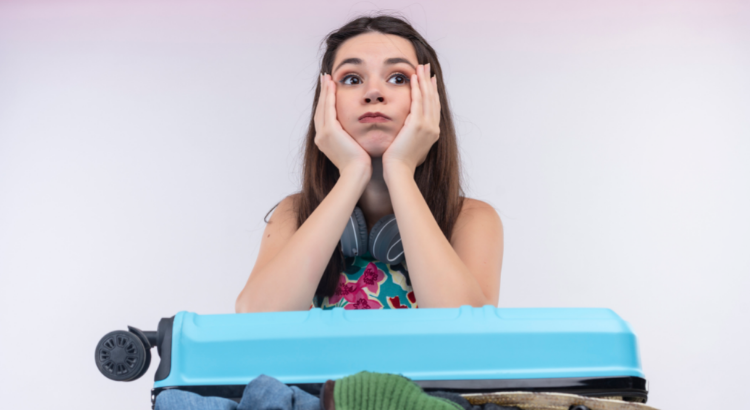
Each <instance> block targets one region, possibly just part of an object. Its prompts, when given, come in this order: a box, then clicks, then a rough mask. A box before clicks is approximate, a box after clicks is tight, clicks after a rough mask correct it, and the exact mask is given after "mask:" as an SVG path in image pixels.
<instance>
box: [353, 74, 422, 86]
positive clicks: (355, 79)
mask: <svg viewBox="0 0 750 410" xmlns="http://www.w3.org/2000/svg"><path fill="white" fill-rule="evenodd" d="M393 79H396V82H395V83H394V82H391V83H392V84H407V83H409V77H407V76H405V75H403V74H396V75H394V76H393V77H391V78H390V79H389V81H390V80H393ZM341 84H344V85H357V84H362V80H361V79H360V78H359V77H358V76H356V75H353V74H349V75H346V76H344V78H342V79H341Z"/></svg>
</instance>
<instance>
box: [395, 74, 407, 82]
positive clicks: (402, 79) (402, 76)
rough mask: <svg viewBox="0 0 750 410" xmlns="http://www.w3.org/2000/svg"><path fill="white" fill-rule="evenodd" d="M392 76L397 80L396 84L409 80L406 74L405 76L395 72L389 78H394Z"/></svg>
mask: <svg viewBox="0 0 750 410" xmlns="http://www.w3.org/2000/svg"><path fill="white" fill-rule="evenodd" d="M394 78H395V79H397V80H399V81H398V82H397V83H396V84H406V83H408V82H409V77H407V76H405V75H403V74H396V75H394V76H393V77H391V80H392V79H394Z"/></svg>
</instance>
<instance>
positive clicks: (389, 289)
mask: <svg viewBox="0 0 750 410" xmlns="http://www.w3.org/2000/svg"><path fill="white" fill-rule="evenodd" d="M344 265H345V268H344V271H343V272H341V275H340V276H339V284H338V287H337V288H336V293H334V295H333V296H331V297H328V296H326V297H325V298H323V300H319V299H320V298H319V297H318V296H317V295H315V296H313V301H312V304H310V309H312V308H314V307H316V308H321V309H324V310H327V309H333V308H335V307H343V308H344V309H406V308H416V307H417V300H416V298H415V297H414V290H413V289H412V287H411V280H410V278H409V271H408V270H407V266H406V262H405V261H404V262H402V263H399V264H393V265H390V264H387V263H385V262H381V261H378V260H375V258H374V257H373V256H372V255H371V254H370V252H369V251H368V252H367V253H365V254H364V255H362V256H355V257H353V258H344Z"/></svg>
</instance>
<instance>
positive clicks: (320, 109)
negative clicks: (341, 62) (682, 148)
mask: <svg viewBox="0 0 750 410" xmlns="http://www.w3.org/2000/svg"><path fill="white" fill-rule="evenodd" d="M327 95H328V94H327V93H326V80H325V75H324V74H321V75H320V95H319V96H318V106H317V107H316V109H315V117H316V118H315V119H316V120H317V122H318V124H320V127H321V128H322V127H324V126H325V112H326V104H325V102H326V96H327ZM318 131H320V130H318Z"/></svg>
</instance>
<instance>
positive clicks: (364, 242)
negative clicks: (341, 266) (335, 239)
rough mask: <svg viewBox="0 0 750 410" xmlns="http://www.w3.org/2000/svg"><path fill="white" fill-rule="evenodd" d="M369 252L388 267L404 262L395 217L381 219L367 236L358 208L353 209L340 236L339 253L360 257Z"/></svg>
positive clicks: (360, 211)
mask: <svg viewBox="0 0 750 410" xmlns="http://www.w3.org/2000/svg"><path fill="white" fill-rule="evenodd" d="M368 250H369V251H370V255H372V256H373V257H374V258H375V259H377V260H379V261H381V262H385V263H387V264H389V265H392V264H397V263H401V262H403V261H404V259H405V256H404V245H403V244H402V243H401V234H400V233H399V231H398V225H396V215H394V214H390V215H386V216H384V217H382V218H381V219H380V220H379V221H378V222H377V223H376V224H375V226H373V227H372V231H370V234H369V235H368V234H367V222H366V221H365V216H364V214H363V213H362V210H361V209H359V207H354V212H352V216H350V217H349V222H348V223H347V224H346V228H344V233H343V234H342V235H341V251H342V252H343V253H344V256H347V257H350V258H351V257H354V256H361V255H364V254H365V253H366V251H368Z"/></svg>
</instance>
